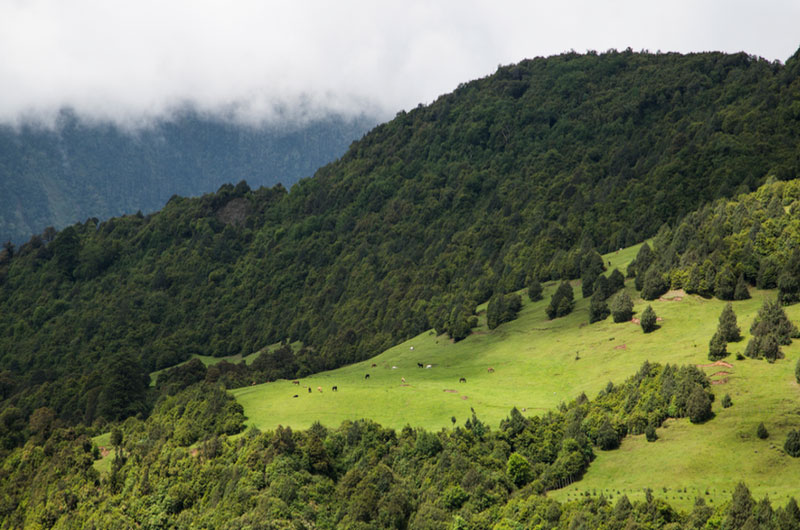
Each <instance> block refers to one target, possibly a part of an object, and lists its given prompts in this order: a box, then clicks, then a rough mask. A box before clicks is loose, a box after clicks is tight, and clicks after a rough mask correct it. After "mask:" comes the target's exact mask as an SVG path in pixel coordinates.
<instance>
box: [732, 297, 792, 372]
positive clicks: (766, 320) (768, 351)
mask: <svg viewBox="0 0 800 530" xmlns="http://www.w3.org/2000/svg"><path fill="white" fill-rule="evenodd" d="M750 333H751V334H752V335H753V338H752V339H750V342H749V343H748V344H747V348H745V355H747V356H748V357H752V358H755V359H758V358H761V357H764V358H766V359H767V360H769V361H774V360H775V359H778V358H781V357H782V353H781V351H780V346H781V345H784V346H785V345H788V344H791V342H792V338H795V337H797V333H798V332H797V327H796V326H795V325H794V324H792V323H791V321H790V320H789V318H788V317H787V316H786V313H785V312H784V310H783V308H782V307H781V306H780V303H778V301H777V300H774V301H771V300H765V301H764V304H763V305H762V306H761V308H760V309H759V310H758V314H757V315H756V318H755V320H753V324H752V326H750Z"/></svg>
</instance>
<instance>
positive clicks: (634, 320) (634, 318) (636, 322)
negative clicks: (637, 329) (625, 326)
mask: <svg viewBox="0 0 800 530" xmlns="http://www.w3.org/2000/svg"><path fill="white" fill-rule="evenodd" d="M631 322H632V323H633V324H641V323H642V321H641V320H639V319H638V318H636V317H633V318H632V319H631Z"/></svg>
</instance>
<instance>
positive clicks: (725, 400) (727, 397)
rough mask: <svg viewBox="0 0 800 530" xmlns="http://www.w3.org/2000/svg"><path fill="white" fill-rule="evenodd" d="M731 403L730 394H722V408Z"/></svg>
mask: <svg viewBox="0 0 800 530" xmlns="http://www.w3.org/2000/svg"><path fill="white" fill-rule="evenodd" d="M731 405H733V401H732V400H731V396H730V395H728V394H725V395H724V396H722V408H723V409H727V408H728V407H730V406H731Z"/></svg>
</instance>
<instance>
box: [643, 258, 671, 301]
mask: <svg viewBox="0 0 800 530" xmlns="http://www.w3.org/2000/svg"><path fill="white" fill-rule="evenodd" d="M637 278H638V276H637ZM668 290H669V283H668V282H667V281H666V280H665V279H664V273H663V272H662V270H661V267H659V266H658V265H656V264H653V265H650V267H649V268H648V269H647V271H646V272H645V273H644V282H643V283H642V298H644V299H645V300H655V299H656V298H658V297H659V296H661V295H662V294H664V293H666V292H667V291H668Z"/></svg>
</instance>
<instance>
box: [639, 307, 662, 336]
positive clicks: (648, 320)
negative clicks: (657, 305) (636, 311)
mask: <svg viewBox="0 0 800 530" xmlns="http://www.w3.org/2000/svg"><path fill="white" fill-rule="evenodd" d="M657 322H658V317H657V316H656V312H655V311H653V307H652V306H650V305H648V306H647V307H646V308H645V310H644V311H642V316H641V319H640V324H641V325H642V331H644V332H645V333H650V332H651V331H655V329H656V328H657V327H658V324H657Z"/></svg>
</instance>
